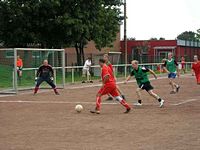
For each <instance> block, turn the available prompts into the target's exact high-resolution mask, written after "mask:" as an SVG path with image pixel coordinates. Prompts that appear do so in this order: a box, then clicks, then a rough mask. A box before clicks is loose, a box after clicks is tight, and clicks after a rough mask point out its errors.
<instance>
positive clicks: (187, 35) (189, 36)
mask: <svg viewBox="0 0 200 150" xmlns="http://www.w3.org/2000/svg"><path fill="white" fill-rule="evenodd" d="M177 39H180V40H187V41H200V38H198V37H197V33H195V32H192V31H185V32H183V33H181V34H180V35H178V37H177Z"/></svg>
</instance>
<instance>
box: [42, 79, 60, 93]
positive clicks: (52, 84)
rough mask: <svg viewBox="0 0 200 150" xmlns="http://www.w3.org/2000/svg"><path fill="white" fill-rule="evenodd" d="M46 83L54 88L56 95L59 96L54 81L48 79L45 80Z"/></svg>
mask: <svg viewBox="0 0 200 150" xmlns="http://www.w3.org/2000/svg"><path fill="white" fill-rule="evenodd" d="M45 81H46V82H47V83H48V84H49V85H50V86H51V87H52V89H53V90H54V93H55V94H56V95H59V93H58V90H57V88H56V85H55V84H54V82H53V80H51V78H47V79H45Z"/></svg>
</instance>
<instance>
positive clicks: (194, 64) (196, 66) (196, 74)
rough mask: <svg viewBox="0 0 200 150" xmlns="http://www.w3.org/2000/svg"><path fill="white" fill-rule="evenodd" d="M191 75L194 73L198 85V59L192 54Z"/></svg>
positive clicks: (199, 68)
mask: <svg viewBox="0 0 200 150" xmlns="http://www.w3.org/2000/svg"><path fill="white" fill-rule="evenodd" d="M192 71H193V75H194V74H195V76H196V79H197V84H199V85H200V61H199V59H198V56H197V55H194V63H193V64H192Z"/></svg>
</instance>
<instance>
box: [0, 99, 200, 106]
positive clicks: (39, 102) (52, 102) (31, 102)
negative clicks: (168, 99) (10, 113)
mask: <svg viewBox="0 0 200 150" xmlns="http://www.w3.org/2000/svg"><path fill="white" fill-rule="evenodd" d="M198 100H199V99H188V100H185V101H182V102H179V103H176V104H169V105H171V106H178V105H182V104H185V103H189V102H194V101H198ZM0 103H30V104H91V105H95V104H96V103H95V102H67V101H22V100H19V101H5V100H2V101H0ZM101 104H102V105H117V104H119V103H118V102H117V101H116V102H103V103H101ZM144 105H156V104H153V103H152V104H150V103H144Z"/></svg>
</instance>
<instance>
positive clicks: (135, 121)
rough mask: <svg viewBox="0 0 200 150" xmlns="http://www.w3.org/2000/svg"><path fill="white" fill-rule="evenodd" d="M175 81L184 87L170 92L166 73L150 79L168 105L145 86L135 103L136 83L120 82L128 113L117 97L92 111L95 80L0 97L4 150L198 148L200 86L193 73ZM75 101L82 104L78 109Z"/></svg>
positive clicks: (1, 148) (0, 146)
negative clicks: (137, 104) (98, 111)
mask: <svg viewBox="0 0 200 150" xmlns="http://www.w3.org/2000/svg"><path fill="white" fill-rule="evenodd" d="M177 81H178V83H179V84H180V86H181V89H180V92H179V93H178V94H174V95H170V94H169V92H170V85H169V84H168V80H167V79H166V78H160V79H158V80H152V85H153V86H154V87H155V91H156V92H157V93H158V94H159V95H160V96H161V97H162V98H163V99H164V100H165V107H164V108H159V103H158V102H157V101H155V100H154V99H153V98H152V97H150V96H148V94H147V93H146V92H145V91H143V92H142V96H143V102H144V105H143V106H141V107H135V106H133V105H132V104H133V102H136V100H137V99H136V94H135V90H136V87H137V86H136V83H135V82H131V83H129V84H127V85H125V84H119V87H120V88H121V89H122V91H123V92H124V94H125V95H126V99H127V101H128V103H129V104H131V105H132V107H133V109H132V111H131V112H130V113H129V114H123V111H124V108H123V107H122V106H121V105H119V104H118V103H117V102H115V101H112V102H106V101H103V105H102V111H101V114H100V115H96V114H95V115H94V114H90V113H89V110H90V109H93V108H94V107H95V95H96V93H97V91H98V89H99V88H100V87H99V84H96V83H95V84H93V85H95V86H93V85H92V84H88V87H87V84H84V85H73V86H68V87H67V88H66V89H65V90H60V93H61V95H59V96H56V95H54V93H53V92H52V91H51V90H48V91H47V90H44V91H40V92H39V93H38V94H37V95H36V96H33V94H32V93H30V92H29V93H21V94H19V95H17V96H7V97H0V118H1V119H0V125H1V126H0V150H158V149H159V150H199V149H200V109H199V108H200V92H199V90H200V86H198V85H196V81H195V79H194V77H192V76H191V75H185V76H181V78H179V79H177ZM103 99H106V97H103ZM76 104H82V105H83V107H84V110H83V112H81V113H80V114H78V113H76V112H75V111H74V107H75V105H76Z"/></svg>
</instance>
